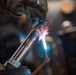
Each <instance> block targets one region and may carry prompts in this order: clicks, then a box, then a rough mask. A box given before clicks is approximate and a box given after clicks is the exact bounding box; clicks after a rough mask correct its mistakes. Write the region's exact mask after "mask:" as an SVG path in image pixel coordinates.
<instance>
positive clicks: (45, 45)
mask: <svg viewBox="0 0 76 75" xmlns="http://www.w3.org/2000/svg"><path fill="white" fill-rule="evenodd" d="M42 44H43V47H44V49H45V50H47V44H46V36H45V35H43V37H42Z"/></svg>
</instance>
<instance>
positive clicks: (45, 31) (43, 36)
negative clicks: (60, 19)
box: [39, 26, 48, 50]
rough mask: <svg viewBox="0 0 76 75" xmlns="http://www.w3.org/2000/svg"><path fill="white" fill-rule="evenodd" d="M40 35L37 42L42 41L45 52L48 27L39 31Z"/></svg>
mask: <svg viewBox="0 0 76 75" xmlns="http://www.w3.org/2000/svg"><path fill="white" fill-rule="evenodd" d="M41 32H42V33H41V35H40V38H39V40H42V44H43V46H44V49H45V50H47V44H46V35H47V34H48V27H47V26H45V27H43V28H42V29H41Z"/></svg>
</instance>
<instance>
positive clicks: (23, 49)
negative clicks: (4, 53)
mask: <svg viewBox="0 0 76 75" xmlns="http://www.w3.org/2000/svg"><path fill="white" fill-rule="evenodd" d="M39 33H40V31H39V29H37V28H35V29H34V28H33V29H32V30H31V32H30V33H29V35H28V36H27V38H26V39H25V41H24V42H23V43H22V44H21V45H20V46H19V48H18V49H17V50H16V52H15V53H14V54H13V56H12V57H11V58H10V59H9V60H8V61H7V62H6V63H5V64H4V66H5V67H6V68H8V69H12V68H18V67H20V65H21V62H22V61H23V60H24V58H25V57H26V56H27V54H28V53H29V52H30V50H31V48H32V47H33V45H35V44H36V42H37V41H38V39H39Z"/></svg>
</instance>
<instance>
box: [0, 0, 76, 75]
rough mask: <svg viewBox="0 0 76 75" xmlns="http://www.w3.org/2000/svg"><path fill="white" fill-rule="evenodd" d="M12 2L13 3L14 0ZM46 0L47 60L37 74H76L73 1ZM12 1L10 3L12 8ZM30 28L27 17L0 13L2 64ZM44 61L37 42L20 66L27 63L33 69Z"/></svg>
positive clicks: (0, 57)
mask: <svg viewBox="0 0 76 75" xmlns="http://www.w3.org/2000/svg"><path fill="white" fill-rule="evenodd" d="M9 1H10V0H9ZM15 2H16V3H17V0H16V1H15ZM47 2H48V13H47V19H48V20H49V21H50V22H52V25H51V28H50V30H49V35H47V36H46V41H47V48H48V54H49V56H50V58H51V60H50V62H49V63H48V64H47V65H46V66H45V67H44V69H43V70H42V71H41V72H40V73H39V74H38V75H76V0H47ZM16 3H13V4H12V5H11V6H13V7H12V9H13V8H14V6H15V4H16ZM12 9H11V10H12ZM20 9H21V10H22V11H24V10H23V9H22V8H20ZM18 10H19V9H18ZM31 27H32V21H31V20H30V19H28V20H27V21H26V16H25V14H23V15H22V16H21V17H20V18H14V17H8V16H5V15H3V14H0V62H1V63H2V64H3V63H5V62H6V61H7V60H8V59H9V58H10V57H11V56H12V54H13V53H14V52H15V51H16V49H17V48H18V47H19V45H20V44H21V43H22V42H23V41H24V39H25V38H26V37H27V35H28V33H29V32H30V30H31ZM44 60H45V49H44V47H43V45H42V43H41V41H40V42H38V43H37V44H36V45H35V46H34V47H33V48H32V50H31V52H30V53H29V54H28V56H27V57H26V58H25V60H24V61H23V63H22V65H26V66H28V68H29V69H30V70H31V72H33V71H34V70H35V69H36V68H37V67H38V66H39V65H40V64H41V63H42V62H43V61H44Z"/></svg>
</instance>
